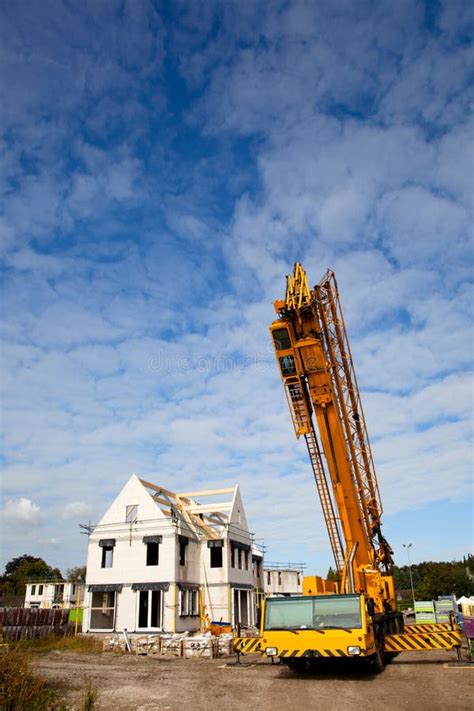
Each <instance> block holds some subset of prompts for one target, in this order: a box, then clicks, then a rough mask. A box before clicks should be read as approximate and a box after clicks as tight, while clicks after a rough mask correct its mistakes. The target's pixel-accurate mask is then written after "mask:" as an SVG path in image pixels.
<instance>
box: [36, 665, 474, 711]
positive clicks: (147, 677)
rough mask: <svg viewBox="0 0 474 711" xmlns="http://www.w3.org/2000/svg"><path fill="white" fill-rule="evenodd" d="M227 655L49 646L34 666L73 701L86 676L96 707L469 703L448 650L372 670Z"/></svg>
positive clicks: (146, 709)
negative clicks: (305, 671) (311, 668)
mask: <svg viewBox="0 0 474 711" xmlns="http://www.w3.org/2000/svg"><path fill="white" fill-rule="evenodd" d="M246 659H247V660H248V659H249V657H247V658H246ZM227 661H231V660H222V659H220V660H212V661H211V660H204V659H179V658H166V657H157V656H156V657H155V656H149V657H136V656H132V655H129V656H126V655H118V654H114V653H111V652H108V653H104V654H88V653H87V654H80V653H75V652H51V653H49V654H47V655H44V656H38V657H36V662H35V666H36V667H37V669H38V670H39V671H40V672H41V673H42V674H43V676H45V677H46V678H47V679H48V681H49V682H50V683H51V684H54V686H55V687H56V688H57V689H58V691H59V692H60V694H61V696H62V697H63V698H64V700H65V701H67V702H68V703H69V704H76V703H77V704H78V707H79V703H80V699H81V698H82V695H83V692H84V689H85V687H86V686H87V684H88V683H89V681H90V682H92V685H93V686H94V687H95V688H96V689H97V690H98V692H99V702H100V709H101V711H108V710H109V709H110V710H112V709H114V710H115V711H178V709H179V711H183V709H192V710H193V711H208V710H209V711H210V710H211V709H212V710H214V709H217V708H219V707H220V708H221V709H225V711H234V710H235V711H237V710H239V711H240V709H258V710H259V711H280V710H281V711H286V709H291V711H296V709H325V711H331V710H332V709H334V711H349V710H350V711H352V710H353V709H354V710H355V709H364V708H375V707H377V708H379V709H381V710H382V711H392V710H393V711H395V710H396V711H400V709H409V710H411V709H414V710H415V711H424V709H427V710H428V709H429V710H430V711H436V710H437V709H439V710H440V711H441V709H443V711H447V710H451V709H455V710H456V711H457V710H458V709H459V711H464V709H466V711H472V709H474V703H473V699H474V665H473V666H472V667H470V668H457V669H456V668H449V667H446V666H445V664H446V663H451V662H454V661H455V653H454V652H430V653H423V652H413V653H406V654H405V653H402V654H400V656H399V657H397V658H396V659H395V660H394V661H393V662H392V663H391V664H389V665H388V666H387V668H386V669H385V671H384V672H383V673H382V674H381V675H379V676H373V675H370V674H367V673H362V672H361V671H360V670H355V669H354V668H353V667H352V666H351V667H349V668H347V667H346V668H344V667H340V666H333V667H331V668H325V669H324V670H321V671H320V672H318V673H316V674H311V675H299V674H295V673H293V672H290V671H289V670H288V669H287V668H286V667H284V666H280V665H277V664H275V665H272V664H271V662H270V661H269V660H266V659H260V658H257V657H255V658H252V662H254V665H253V666H250V667H240V668H239V667H233V668H232V667H227V668H225V667H224V665H225V663H226V662H227ZM340 663H344V662H342V661H340Z"/></svg>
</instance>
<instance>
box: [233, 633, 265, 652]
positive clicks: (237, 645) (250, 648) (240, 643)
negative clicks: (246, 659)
mask: <svg viewBox="0 0 474 711" xmlns="http://www.w3.org/2000/svg"><path fill="white" fill-rule="evenodd" d="M233 645H234V651H236V652H240V653H241V654H262V653H263V651H264V650H262V649H260V637H236V638H235V639H234V640H233Z"/></svg>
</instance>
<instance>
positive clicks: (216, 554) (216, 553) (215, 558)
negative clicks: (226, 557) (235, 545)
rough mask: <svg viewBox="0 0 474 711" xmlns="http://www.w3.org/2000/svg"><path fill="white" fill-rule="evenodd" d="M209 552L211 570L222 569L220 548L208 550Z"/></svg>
mask: <svg viewBox="0 0 474 711" xmlns="http://www.w3.org/2000/svg"><path fill="white" fill-rule="evenodd" d="M209 550H210V551H211V568H222V548H210V549H209ZM239 552H240V551H239Z"/></svg>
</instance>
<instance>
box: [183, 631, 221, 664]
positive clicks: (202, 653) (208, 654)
mask: <svg viewBox="0 0 474 711" xmlns="http://www.w3.org/2000/svg"><path fill="white" fill-rule="evenodd" d="M218 652H219V644H218V640H216V639H214V638H213V637H212V636H211V635H202V636H199V637H197V636H196V637H190V638H189V639H185V640H183V656H184V657H185V659H190V658H192V657H201V658H204V659H214V658H215V657H217V656H218Z"/></svg>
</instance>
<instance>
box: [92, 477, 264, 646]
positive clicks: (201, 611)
mask: <svg viewBox="0 0 474 711" xmlns="http://www.w3.org/2000/svg"><path fill="white" fill-rule="evenodd" d="M222 499H225V500H224V501H222ZM262 587H263V560H262V553H261V552H260V551H258V550H257V549H256V548H255V546H254V544H253V541H252V535H251V534H250V532H249V530H248V525H247V520H246V517H245V512H244V508H243V504H242V499H241V496H240V492H239V488H238V486H235V487H232V488H226V489H218V490H213V491H210V492H209V491H204V492H190V493H185V494H175V493H174V492H171V491H168V490H166V489H164V488H162V487H159V486H157V485H155V484H152V483H150V482H146V481H144V480H143V479H140V478H139V477H137V476H135V475H133V476H132V477H130V479H129V480H128V482H127V483H126V484H125V486H124V487H123V489H122V490H121V491H120V493H119V494H118V496H117V497H116V499H115V501H114V502H113V503H112V505H111V506H110V508H109V509H108V511H107V512H106V513H105V514H104V516H103V517H102V519H101V520H100V521H99V523H98V524H97V526H96V527H95V528H94V529H93V531H92V532H91V535H90V538H89V546H88V557H87V579H86V593H85V595H86V608H85V614H84V621H83V630H84V631H90V632H112V631H116V632H120V631H122V630H124V629H126V630H127V631H128V632H147V633H153V632H156V633H159V632H182V631H185V630H189V631H195V630H199V629H200V627H201V626H202V625H203V624H204V620H207V621H208V622H209V621H213V622H217V623H222V624H230V625H236V624H241V625H243V626H245V625H253V624H255V623H256V621H257V619H256V618H257V611H256V602H257V600H258V599H259V595H260V594H261V589H262Z"/></svg>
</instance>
